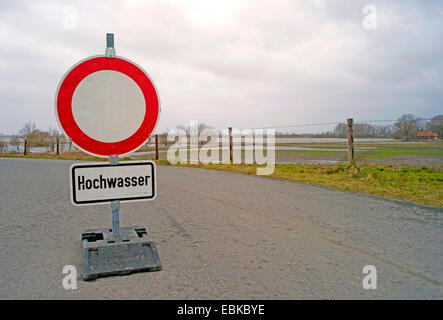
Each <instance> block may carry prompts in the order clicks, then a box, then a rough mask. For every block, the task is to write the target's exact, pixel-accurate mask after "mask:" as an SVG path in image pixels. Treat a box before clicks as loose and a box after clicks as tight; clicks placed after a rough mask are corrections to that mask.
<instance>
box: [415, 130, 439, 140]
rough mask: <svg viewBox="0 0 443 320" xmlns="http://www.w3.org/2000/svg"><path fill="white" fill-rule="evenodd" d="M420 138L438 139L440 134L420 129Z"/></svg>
mask: <svg viewBox="0 0 443 320" xmlns="http://www.w3.org/2000/svg"><path fill="white" fill-rule="evenodd" d="M417 138H418V139H429V140H437V139H438V134H437V132H432V131H419V132H417Z"/></svg>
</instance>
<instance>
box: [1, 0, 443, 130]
mask: <svg viewBox="0 0 443 320" xmlns="http://www.w3.org/2000/svg"><path fill="white" fill-rule="evenodd" d="M366 5H373V6H374V8H375V9H376V28H375V29H373V28H370V29H367V28H365V27H364V23H363V20H364V19H365V17H368V14H369V13H367V14H365V13H364V12H363V8H364V7H365V6H366ZM73 9H74V10H73ZM371 14H372V11H371ZM371 17H372V16H371ZM367 22H368V20H366V23H367ZM369 22H373V20H370V21H369ZM366 26H368V25H367V24H366ZM371 26H372V25H371ZM107 32H113V33H114V34H115V47H116V51H117V55H120V56H123V57H126V58H129V59H131V60H133V61H135V62H136V63H138V64H139V65H140V66H142V67H143V68H144V69H145V70H146V71H147V72H148V73H149V74H150V76H151V78H152V79H153V80H154V82H155V84H156V86H157V89H158V91H159V94H160V99H161V104H162V112H161V115H160V123H159V126H158V129H159V131H164V130H166V129H168V128H169V129H171V128H174V127H175V126H176V125H179V124H187V123H189V120H199V121H202V122H205V123H207V124H210V125H212V126H214V127H217V128H223V127H226V126H229V125H232V126H234V127H237V128H248V127H251V128H255V127H260V126H266V127H269V126H278V125H289V124H299V123H318V122H336V121H343V120H344V119H346V118H348V117H354V119H355V120H372V119H397V118H398V117H399V116H400V115H402V114H405V113H414V114H416V115H418V116H421V117H432V116H435V115H437V114H442V113H443V106H442V101H443V41H442V39H443V3H442V2H441V1H405V0H402V1H355V0H353V1H349V0H342V1H326V0H325V1H322V0H315V1H314V0H313V1H309V0H304V1H294V0H290V1H275V0H272V1H260V0H255V1H240V0H235V1H231V0H218V1H209V0H186V1H167V0H162V1H141V0H132V1H129V0H128V1H91V0H88V1H35V0H34V1H17V0H10V1H9V0H1V2H0V82H1V84H0V98H1V106H0V132H1V133H4V134H11V133H16V132H17V131H18V129H19V128H21V127H22V126H23V124H24V123H25V122H27V121H35V123H36V124H37V126H38V127H39V128H42V129H47V128H48V127H49V126H54V127H55V126H57V124H56V120H55V112H54V94H55V90H56V88H57V85H58V82H59V81H60V79H61V77H62V76H63V74H64V73H65V72H66V71H67V70H68V69H69V68H70V67H71V66H72V65H73V64H75V63H76V62H78V61H79V60H82V59H84V58H85V57H88V56H92V55H97V54H103V53H104V50H105V44H106V41H105V38H106V33H107Z"/></svg>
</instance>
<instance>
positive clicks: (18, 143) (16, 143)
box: [9, 134, 24, 152]
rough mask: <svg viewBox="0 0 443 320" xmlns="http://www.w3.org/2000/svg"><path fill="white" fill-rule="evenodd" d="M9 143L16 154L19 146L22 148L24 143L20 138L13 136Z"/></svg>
mask: <svg viewBox="0 0 443 320" xmlns="http://www.w3.org/2000/svg"><path fill="white" fill-rule="evenodd" d="M9 143H10V144H11V145H12V146H14V147H15V148H16V149H17V152H20V146H22V145H23V146H24V141H23V139H22V138H20V136H19V135H16V134H15V135H13V136H12V137H11V140H10V141H9Z"/></svg>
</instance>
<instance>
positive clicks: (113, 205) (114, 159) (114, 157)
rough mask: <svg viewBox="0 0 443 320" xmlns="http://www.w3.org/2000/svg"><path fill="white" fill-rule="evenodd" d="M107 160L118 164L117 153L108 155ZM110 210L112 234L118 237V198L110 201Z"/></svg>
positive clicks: (114, 164)
mask: <svg viewBox="0 0 443 320" xmlns="http://www.w3.org/2000/svg"><path fill="white" fill-rule="evenodd" d="M109 162H110V163H111V166H116V165H118V155H116V154H114V155H111V156H109ZM111 211H112V235H113V236H114V237H120V200H114V201H111Z"/></svg>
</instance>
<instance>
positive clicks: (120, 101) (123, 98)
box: [55, 56, 160, 157]
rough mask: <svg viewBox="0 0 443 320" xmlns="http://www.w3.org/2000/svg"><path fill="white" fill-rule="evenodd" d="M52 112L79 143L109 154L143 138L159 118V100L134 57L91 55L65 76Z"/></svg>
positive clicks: (137, 144)
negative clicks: (131, 59) (133, 60)
mask: <svg viewBox="0 0 443 320" xmlns="http://www.w3.org/2000/svg"><path fill="white" fill-rule="evenodd" d="M55 113H56V117H57V120H58V122H59V124H60V126H61V127H62V129H63V131H64V132H65V134H66V135H67V136H68V137H69V138H71V139H72V142H73V143H74V144H75V145H76V146H77V147H78V148H80V149H82V150H83V151H85V152H87V153H89V154H92V155H96V156H100V157H108V156H110V155H123V154H127V153H130V152H132V151H135V150H137V149H138V148H140V147H141V146H142V145H143V144H144V143H145V142H146V141H147V139H148V138H149V135H150V134H151V133H152V132H153V131H154V129H155V127H156V125H157V122H158V118H159V115H160V101H159V96H158V93H157V90H156V88H155V85H154V83H153V82H152V80H151V79H150V77H149V75H148V74H147V73H146V72H145V71H144V70H143V69H142V68H140V67H139V66H138V65H136V64H135V63H134V62H132V61H130V60H128V59H125V58H122V57H114V58H108V57H105V56H94V57H90V58H87V59H85V60H82V61H80V62H78V63H77V64H75V65H74V66H73V67H72V68H71V69H69V70H68V72H66V74H65V75H64V76H63V78H62V80H61V81H60V84H59V85H58V88H57V92H56V94H55Z"/></svg>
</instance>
